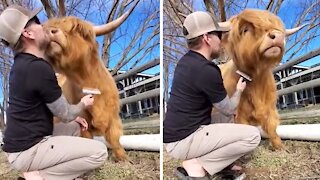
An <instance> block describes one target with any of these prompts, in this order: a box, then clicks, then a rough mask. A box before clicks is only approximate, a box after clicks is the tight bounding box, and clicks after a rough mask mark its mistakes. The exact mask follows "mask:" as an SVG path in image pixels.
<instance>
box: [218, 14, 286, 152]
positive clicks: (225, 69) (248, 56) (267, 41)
mask: <svg viewBox="0 0 320 180" xmlns="http://www.w3.org/2000/svg"><path fill="white" fill-rule="evenodd" d="M231 27H232V29H231V31H230V32H229V33H228V34H227V35H226V36H225V37H224V39H223V41H222V42H223V45H224V47H225V49H226V51H227V54H228V55H229V56H230V57H231V58H232V60H231V61H229V62H227V63H226V64H224V65H223V66H222V67H221V71H222V76H223V79H224V85H225V88H226V90H227V92H228V95H229V96H232V94H233V93H234V92H235V90H236V84H237V81H238V79H239V75H238V74H236V70H237V69H238V70H240V71H242V72H244V73H246V74H248V75H249V76H251V77H252V79H253V80H252V82H247V87H246V89H245V90H244V92H243V93H242V95H241V99H240V104H239V106H238V109H237V115H236V122H237V123H243V124H251V125H261V127H262V129H263V130H264V131H265V132H266V133H267V135H268V136H269V138H270V140H271V143H272V145H273V147H274V148H275V149H282V148H283V145H282V142H281V139H280V138H279V136H278V135H277V133H276V128H277V126H278V124H279V115H278V112H277V109H276V102H277V94H276V87H275V80H274V76H273V73H272V69H273V68H274V67H275V66H276V65H278V64H279V62H280V61H281V59H282V57H283V54H284V46H285V27H284V25H283V23H282V21H281V20H280V19H279V18H278V17H277V16H275V15H274V14H271V13H270V12H268V11H261V10H251V9H247V10H244V11H243V12H242V13H240V14H239V15H237V16H235V17H233V18H232V19H231Z"/></svg>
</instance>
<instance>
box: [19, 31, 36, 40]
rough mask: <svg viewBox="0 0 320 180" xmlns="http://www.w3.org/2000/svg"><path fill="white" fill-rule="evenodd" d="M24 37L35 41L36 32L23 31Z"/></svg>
mask: <svg viewBox="0 0 320 180" xmlns="http://www.w3.org/2000/svg"><path fill="white" fill-rule="evenodd" d="M22 35H23V36H24V37H25V38H28V39H35V37H34V32H32V31H28V30H26V29H25V30H23V32H22Z"/></svg>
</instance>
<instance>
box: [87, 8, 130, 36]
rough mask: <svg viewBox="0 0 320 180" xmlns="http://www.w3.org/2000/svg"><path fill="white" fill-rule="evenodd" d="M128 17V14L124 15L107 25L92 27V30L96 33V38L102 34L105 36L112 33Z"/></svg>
mask: <svg viewBox="0 0 320 180" xmlns="http://www.w3.org/2000/svg"><path fill="white" fill-rule="evenodd" d="M128 16H129V12H126V13H124V14H123V15H122V16H121V17H119V18H118V19H116V20H114V21H112V22H109V23H108V24H104V25H100V26H94V27H93V30H94V32H95V33H96V36H101V35H104V34H107V33H109V32H112V31H114V30H115V29H116V28H117V27H119V26H120V25H121V24H122V23H123V22H124V21H125V20H126V19H127V17H128Z"/></svg>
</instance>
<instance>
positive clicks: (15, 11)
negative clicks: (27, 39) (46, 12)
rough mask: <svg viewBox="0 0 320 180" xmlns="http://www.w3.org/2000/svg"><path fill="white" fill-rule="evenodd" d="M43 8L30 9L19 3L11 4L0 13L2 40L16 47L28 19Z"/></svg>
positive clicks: (0, 37) (0, 36)
mask: <svg viewBox="0 0 320 180" xmlns="http://www.w3.org/2000/svg"><path fill="white" fill-rule="evenodd" d="M41 10H42V8H38V9H36V10H34V11H30V10H28V9H26V8H24V7H22V6H19V5H11V6H9V7H8V8H6V9H5V10H4V11H3V12H2V13H1V15H0V40H4V41H6V42H7V43H9V46H10V47H14V45H16V43H17V42H18V40H19V38H20V36H21V33H22V31H23V29H24V28H25V26H26V25H27V23H28V21H29V20H30V19H32V18H34V17H36V15H37V14H38V13H39V12H40V11H41Z"/></svg>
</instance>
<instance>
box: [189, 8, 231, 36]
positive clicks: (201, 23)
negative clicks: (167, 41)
mask: <svg viewBox="0 0 320 180" xmlns="http://www.w3.org/2000/svg"><path fill="white" fill-rule="evenodd" d="M183 27H184V31H183V34H184V35H185V37H186V38H187V39H192V38H195V37H198V36H200V35H202V34H205V33H208V32H211V31H222V32H227V31H229V30H230V29H229V28H224V27H220V26H219V24H218V22H216V21H215V20H214V19H213V17H212V16H211V15H210V14H209V13H207V12H203V11H196V12H193V13H191V14H189V15H188V16H187V17H186V19H185V20H184V22H183Z"/></svg>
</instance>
